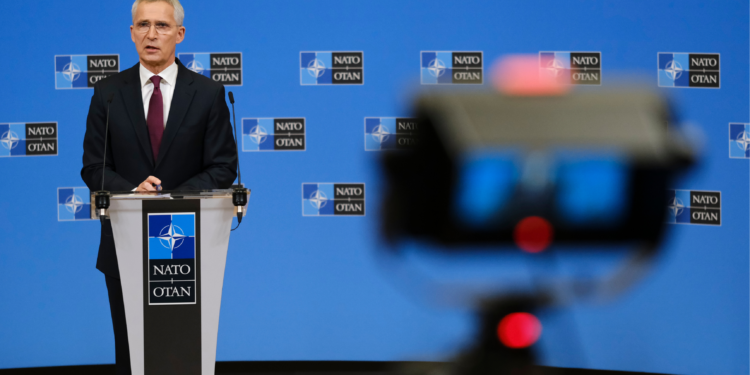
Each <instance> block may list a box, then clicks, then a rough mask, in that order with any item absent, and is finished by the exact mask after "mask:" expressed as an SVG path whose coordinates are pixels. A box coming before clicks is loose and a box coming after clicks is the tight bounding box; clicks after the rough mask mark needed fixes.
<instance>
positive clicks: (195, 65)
mask: <svg viewBox="0 0 750 375" xmlns="http://www.w3.org/2000/svg"><path fill="white" fill-rule="evenodd" d="M187 68H188V69H190V70H192V71H194V72H196V73H198V74H203V71H204V70H205V69H204V68H203V64H201V63H200V62H198V60H193V61H191V62H189V63H188V64H187Z"/></svg>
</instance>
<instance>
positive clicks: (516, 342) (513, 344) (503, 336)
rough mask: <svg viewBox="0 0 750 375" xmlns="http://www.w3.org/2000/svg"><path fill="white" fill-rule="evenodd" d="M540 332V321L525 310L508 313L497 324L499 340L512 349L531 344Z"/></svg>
mask: <svg viewBox="0 0 750 375" xmlns="http://www.w3.org/2000/svg"><path fill="white" fill-rule="evenodd" d="M541 334H542V323H540V322H539V319H537V318H536V317H535V316H534V315H531V314H529V313H525V312H517V313H512V314H508V315H506V316H505V317H504V318H503V319H502V320H501V321H500V324H498V325H497V337H498V338H499V339H500V342H502V343H503V345H505V346H507V347H509V348H512V349H522V348H527V347H529V346H531V345H533V344H534V343H535V342H536V341H537V340H538V339H539V336H541Z"/></svg>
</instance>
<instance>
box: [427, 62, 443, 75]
mask: <svg viewBox="0 0 750 375" xmlns="http://www.w3.org/2000/svg"><path fill="white" fill-rule="evenodd" d="M427 70H428V71H429V72H430V75H432V76H433V77H440V76H442V75H443V74H444V73H445V63H444V62H442V61H441V60H440V59H435V60H432V61H430V64H429V65H428V66H427Z"/></svg>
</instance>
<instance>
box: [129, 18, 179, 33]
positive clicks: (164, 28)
mask: <svg viewBox="0 0 750 375" xmlns="http://www.w3.org/2000/svg"><path fill="white" fill-rule="evenodd" d="M134 27H135V31H137V32H139V33H141V34H145V33H147V32H148V31H149V30H151V22H148V21H141V22H138V23H137V24H135V25H134ZM154 27H155V28H156V32H157V33H159V34H166V33H168V32H169V31H170V30H172V25H170V24H168V23H166V22H157V23H156V24H155V25H154Z"/></svg>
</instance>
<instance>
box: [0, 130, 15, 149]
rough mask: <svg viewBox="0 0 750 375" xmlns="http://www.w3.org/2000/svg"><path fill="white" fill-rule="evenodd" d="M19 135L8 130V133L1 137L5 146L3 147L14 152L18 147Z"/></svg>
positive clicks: (0, 139)
mask: <svg viewBox="0 0 750 375" xmlns="http://www.w3.org/2000/svg"><path fill="white" fill-rule="evenodd" d="M19 139H20V138H18V134H16V133H15V132H13V131H10V130H8V131H7V132H5V133H3V135H2V136H0V143H2V144H3V147H5V148H7V149H8V150H12V149H14V148H16V146H18V140H19Z"/></svg>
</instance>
